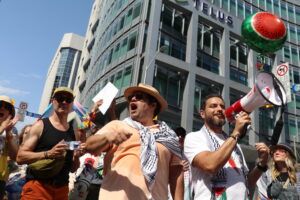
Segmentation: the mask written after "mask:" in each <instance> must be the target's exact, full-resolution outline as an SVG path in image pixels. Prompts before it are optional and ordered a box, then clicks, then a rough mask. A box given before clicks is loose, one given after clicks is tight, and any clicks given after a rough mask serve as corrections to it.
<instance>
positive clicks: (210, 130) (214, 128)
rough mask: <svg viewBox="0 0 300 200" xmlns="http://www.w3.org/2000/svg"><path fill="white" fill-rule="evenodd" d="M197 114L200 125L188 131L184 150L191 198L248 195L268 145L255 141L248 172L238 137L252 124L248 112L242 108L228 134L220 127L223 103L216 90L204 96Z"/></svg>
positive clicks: (263, 164) (264, 164)
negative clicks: (254, 156)
mask: <svg viewBox="0 0 300 200" xmlns="http://www.w3.org/2000/svg"><path fill="white" fill-rule="evenodd" d="M200 115H201V117H202V119H203V121H204V125H203V127H202V128H201V129H200V130H199V131H197V132H192V133H189V134H187V136H186V139H185V142H184V154H185V156H186V157H187V159H188V160H189V162H190V164H191V172H192V182H193V183H192V184H193V194H194V199H196V200H197V199H198V200H200V199H201V200H211V199H227V200H231V199H232V200H233V199H234V200H236V199H248V195H249V192H248V188H249V187H255V183H256V181H257V180H258V178H259V177H260V176H261V174H262V172H263V171H265V170H267V161H268V147H267V146H266V145H265V144H264V143H257V144H256V145H255V147H256V150H257V152H258V160H259V162H258V164H257V166H256V167H255V168H254V169H253V170H252V171H251V172H249V170H248V167H247V164H246V162H245V158H244V155H243V152H242V150H241V148H240V146H239V145H238V144H237V142H238V140H239V139H240V138H241V137H243V136H244V134H245V130H244V129H245V127H246V126H247V125H250V124H251V118H250V117H249V115H248V113H246V112H244V111H241V112H240V113H239V114H238V115H237V116H236V119H235V127H234V130H233V132H232V133H231V134H230V135H227V134H226V133H224V131H223V125H224V124H225V122H226V120H225V103H224V100H223V98H222V97H221V96H220V95H218V94H211V95H208V96H207V97H205V98H204V100H203V103H202V105H201V110H200Z"/></svg>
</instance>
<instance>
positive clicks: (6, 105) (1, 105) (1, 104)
mask: <svg viewBox="0 0 300 200" xmlns="http://www.w3.org/2000/svg"><path fill="white" fill-rule="evenodd" d="M0 108H4V109H5V110H9V112H12V109H13V107H12V105H11V104H9V103H6V102H5V101H0Z"/></svg>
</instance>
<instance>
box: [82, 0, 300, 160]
mask: <svg viewBox="0 0 300 200" xmlns="http://www.w3.org/2000/svg"><path fill="white" fill-rule="evenodd" d="M258 11H268V12H271V13H274V14H276V15H278V16H280V18H281V19H282V20H283V21H284V23H285V25H286V28H287V31H288V39H287V41H286V43H285V45H284V47H283V48H282V49H281V50H279V51H277V52H276V53H275V54H274V55H271V56H270V57H263V58H262V56H260V55H259V54H258V53H257V52H255V51H253V50H251V49H250V48H249V47H248V46H247V44H245V43H244V42H243V40H242V37H241V31H240V28H241V24H242V22H243V20H244V19H245V18H246V17H247V16H250V15H251V14H253V13H256V12H258ZM91 16H93V17H91V19H90V24H89V27H88V31H87V37H86V42H85V47H84V49H83V55H85V56H84V57H83V58H82V62H81V68H82V73H81V75H80V76H81V77H78V82H77V85H78V88H79V91H78V93H79V100H80V102H82V103H83V104H84V105H85V106H87V107H90V105H91V104H92V98H93V97H94V96H95V95H96V94H97V93H98V91H99V90H100V89H101V88H102V87H103V86H104V85H105V84H106V83H107V82H108V81H110V82H112V83H114V84H115V85H116V86H117V87H118V88H119V89H120V92H119V93H118V98H117V103H118V111H119V113H120V117H121V118H123V117H125V116H126V115H127V114H128V113H127V108H126V103H125V99H124V98H123V96H122V94H123V92H124V89H126V88H127V87H128V86H132V85H137V84H138V83H140V82H144V83H147V84H151V85H154V86H155V87H156V88H157V89H158V90H159V91H160V93H161V94H162V95H163V96H164V97H165V99H166V100H167V101H168V104H169V107H168V110H167V111H165V112H163V113H161V114H160V115H159V117H158V118H159V119H161V120H164V121H166V122H167V123H169V124H170V125H171V126H172V127H177V126H180V125H181V126H183V127H184V128H186V129H187V130H188V131H193V130H198V129H199V128H200V127H201V126H202V124H203V123H202V121H201V119H200V117H199V113H198V112H199V108H200V104H201V100H202V98H203V97H204V96H205V95H207V94H208V93H211V92H212V91H213V92H217V93H220V94H221V95H222V96H223V97H224V99H225V102H226V106H229V105H231V104H232V103H234V102H235V101H236V100H238V99H240V98H241V97H243V96H244V95H245V94H247V93H248V92H249V91H250V89H251V88H252V87H253V85H254V84H255V74H256V73H257V69H256V64H257V62H261V61H262V60H263V62H264V63H266V64H268V65H270V66H271V67H272V66H277V65H278V64H280V63H284V62H289V64H290V77H291V80H290V81H291V84H300V68H299V58H300V51H299V47H300V2H299V1H296V0H289V1H279V0H245V1H243V0H207V1H197V0H195V1H188V0H176V1H175V0H174V1H171V0H155V1H154V0H153V1H151V0H102V1H98V0H96V1H95V3H94V7H93V12H92V15H91ZM84 52H85V53H84ZM287 107H288V108H287V110H286V112H285V113H284V130H283V131H282V136H281V141H282V142H288V143H291V144H292V146H293V145H294V144H296V146H297V147H298V145H299V142H300V138H299V134H298V130H299V128H300V94H292V102H290V103H288V106H287ZM276 113H277V108H275V107H273V108H268V109H267V108H260V109H256V110H255V111H254V112H252V114H251V117H252V120H253V122H252V127H253V128H254V130H255V131H256V132H257V133H258V134H255V133H254V132H253V131H250V132H249V134H248V135H247V136H246V137H245V138H244V139H243V141H242V143H243V144H244V145H243V148H244V150H245V152H246V156H247V157H248V160H250V161H251V160H252V158H251V155H252V153H251V152H252V151H251V150H253V149H254V148H253V145H254V143H255V142H257V141H262V140H265V139H267V138H269V137H270V135H272V132H273V127H274V124H275V121H276V117H277V116H276ZM230 129H231V126H230V125H227V126H226V128H225V131H227V132H228V131H230ZM298 149H299V147H298ZM253 158H254V157H253Z"/></svg>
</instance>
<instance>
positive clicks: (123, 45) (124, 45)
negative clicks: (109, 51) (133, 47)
mask: <svg viewBox="0 0 300 200" xmlns="http://www.w3.org/2000/svg"><path fill="white" fill-rule="evenodd" d="M127 42H128V38H124V39H123V41H122V43H121V48H120V56H123V55H124V54H125V53H126V51H127Z"/></svg>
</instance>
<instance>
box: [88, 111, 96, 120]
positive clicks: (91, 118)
mask: <svg viewBox="0 0 300 200" xmlns="http://www.w3.org/2000/svg"><path fill="white" fill-rule="evenodd" d="M96 115H97V113H96V112H91V113H90V114H89V116H90V120H91V121H94V120H95V119H96Z"/></svg>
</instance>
